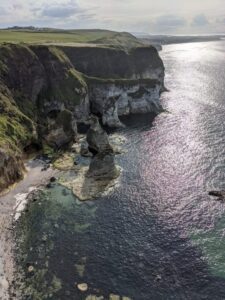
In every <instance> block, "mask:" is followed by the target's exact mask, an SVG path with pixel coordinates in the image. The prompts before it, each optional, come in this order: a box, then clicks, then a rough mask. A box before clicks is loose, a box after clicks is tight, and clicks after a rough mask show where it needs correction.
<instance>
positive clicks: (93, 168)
mask: <svg viewBox="0 0 225 300" xmlns="http://www.w3.org/2000/svg"><path fill="white" fill-rule="evenodd" d="M118 175H119V171H118V169H117V167H116V164H115V159H114V154H113V153H109V152H101V153H98V154H96V155H95V156H94V158H93V159H92V161H91V163H90V166H89V170H88V173H87V176H88V177H93V178H95V179H96V180H101V179H106V180H112V179H115V178H117V177H118Z"/></svg>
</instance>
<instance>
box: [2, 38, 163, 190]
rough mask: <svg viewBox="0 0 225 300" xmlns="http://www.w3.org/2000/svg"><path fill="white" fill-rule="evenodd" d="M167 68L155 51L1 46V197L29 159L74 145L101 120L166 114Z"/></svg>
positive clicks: (111, 122) (107, 122)
mask: <svg viewBox="0 0 225 300" xmlns="http://www.w3.org/2000/svg"><path fill="white" fill-rule="evenodd" d="M163 89H164V66H163V62H162V60H161V59H160V57H159V55H158V52H157V50H156V49H155V48H154V47H151V46H148V47H145V46H143V47H142V46H138V47H135V48H131V49H121V48H120V47H109V46H101V45H100V46H95V47H93V46H76V47H72V46H62V45H59V46H54V45H26V44H9V43H5V44H2V45H0V192H1V191H3V190H4V189H5V188H7V187H8V186H9V185H10V184H12V183H14V182H15V181H17V180H19V179H21V178H22V177H23V173H24V165H23V157H24V153H26V152H29V151H30V150H31V149H35V150H40V149H44V152H49V151H55V150H57V149H61V148H64V147H68V146H69V145H71V144H72V143H73V142H74V141H76V138H77V122H79V123H80V122H81V123H82V122H86V121H87V119H88V117H89V115H90V113H94V114H97V115H98V116H99V117H100V118H101V119H102V122H103V124H104V125H108V126H111V127H117V126H121V123H120V120H119V116H121V115H126V114H132V113H146V112H155V113H157V112H159V111H161V105H160V103H159V97H160V93H161V92H162V91H163Z"/></svg>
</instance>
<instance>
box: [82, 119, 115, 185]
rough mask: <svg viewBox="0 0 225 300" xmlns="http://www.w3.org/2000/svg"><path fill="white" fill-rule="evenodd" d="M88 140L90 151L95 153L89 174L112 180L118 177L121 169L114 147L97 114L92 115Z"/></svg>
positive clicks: (97, 177) (97, 178)
mask: <svg viewBox="0 0 225 300" xmlns="http://www.w3.org/2000/svg"><path fill="white" fill-rule="evenodd" d="M87 142H88V146H89V149H90V151H92V152H93V153H94V157H93V158H92V160H91V163H90V166H89V170H88V172H87V176H88V177H92V178H94V179H95V180H112V179H115V178H117V177H118V175H119V171H118V169H117V167H116V164H115V160H114V156H115V155H114V153H113V148H112V146H111V145H110V143H109V138H108V135H107V133H106V132H105V131H104V129H103V128H102V127H101V125H100V124H99V121H98V118H97V117H95V116H92V117H91V127H90V129H89V130H88V132H87Z"/></svg>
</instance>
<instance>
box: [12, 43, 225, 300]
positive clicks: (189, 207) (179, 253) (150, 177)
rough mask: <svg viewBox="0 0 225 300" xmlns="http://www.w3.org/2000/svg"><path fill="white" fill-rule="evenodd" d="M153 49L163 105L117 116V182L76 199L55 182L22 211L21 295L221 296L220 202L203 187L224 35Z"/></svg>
mask: <svg viewBox="0 0 225 300" xmlns="http://www.w3.org/2000/svg"><path fill="white" fill-rule="evenodd" d="M160 55H161V56H162V59H163V61H164V64H165V67H166V80H165V84H166V87H167V88H168V89H169V90H170V91H169V92H167V93H164V94H163V95H162V99H161V101H162V104H163V106H164V108H166V110H167V112H166V113H162V114H160V115H158V116H157V117H156V118H153V116H151V115H146V116H133V117H130V118H128V119H126V120H125V122H126V124H127V127H126V128H125V129H123V130H120V131H119V132H118V133H119V134H121V135H122V136H124V137H126V143H125V144H124V146H123V147H124V148H125V149H126V150H127V152H126V153H125V154H123V155H120V156H118V157H117V161H118V164H119V165H120V166H121V167H122V168H123V172H122V175H121V179H120V185H119V186H118V187H117V188H116V189H115V190H114V192H112V193H111V194H109V195H108V196H105V197H102V198H99V199H96V200H94V201H88V202H85V203H83V202H82V203H81V202H79V201H78V200H77V199H76V198H75V197H74V196H73V195H72V194H71V192H70V191H69V190H67V189H65V188H64V187H62V186H60V185H58V184H56V185H55V186H54V188H52V189H48V190H45V191H43V192H42V193H41V194H40V195H39V196H37V199H36V200H37V201H35V202H33V203H32V204H31V207H30V208H29V210H28V212H26V214H25V215H23V216H22V218H21V225H20V226H19V228H18V236H19V237H22V241H21V242H20V244H19V245H20V246H21V247H20V248H21V249H22V250H20V251H19V250H18V262H19V264H20V265H21V270H24V271H25V276H26V280H25V282H26V283H25V287H24V286H23V289H24V299H54V300H67V299H71V300H73V299H74V300H77V299H81V300H83V299H91V298H88V296H89V295H96V296H103V297H104V299H109V295H110V294H115V295H120V296H121V297H122V296H126V297H130V298H131V299H133V300H161V299H162V300H164V299H175V300H176V299H177V300H182V299H190V300H195V299H196V300H198V299H210V300H211V299H213V300H217V299H218V300H219V299H221V300H222V299H225V203H222V202H219V201H216V200H215V199H213V198H211V197H210V196H208V191H210V190H214V189H216V190H217V189H224V190H225V117H224V116H225V41H221V42H207V43H193V44H181V45H169V46H165V47H164V49H163V51H162V52H161V53H160ZM25 252H27V255H25V254H24V253H25ZM30 265H32V266H34V269H35V270H34V272H30V273H29V274H27V273H26V269H27V268H28V267H29V266H30ZM78 283H87V284H88V290H87V291H86V292H80V291H79V290H78V289H77V284H78ZM35 297H36V298H35ZM38 297H39V298H38ZM93 299H94V298H93ZM121 299H122V298H121Z"/></svg>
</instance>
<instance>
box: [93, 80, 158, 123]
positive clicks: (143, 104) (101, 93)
mask: <svg viewBox="0 0 225 300" xmlns="http://www.w3.org/2000/svg"><path fill="white" fill-rule="evenodd" d="M161 89H162V83H161V82H159V81H158V80H156V79H152V80H151V79H150V80H142V81H141V80H140V81H138V82H137V81H135V80H134V81H129V82H126V81H122V80H121V81H119V80H118V81H117V80H115V81H114V82H111V83H110V82H109V83H105V84H102V83H101V82H97V81H95V82H93V83H90V85H89V94H90V101H91V107H92V111H93V112H94V113H96V114H100V115H101V116H102V122H103V124H104V125H108V126H109V127H120V126H121V125H122V124H121V122H120V120H119V116H122V115H129V114H143V113H149V112H153V113H159V112H161V111H162V106H161V104H160V102H159V98H160V93H161Z"/></svg>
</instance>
